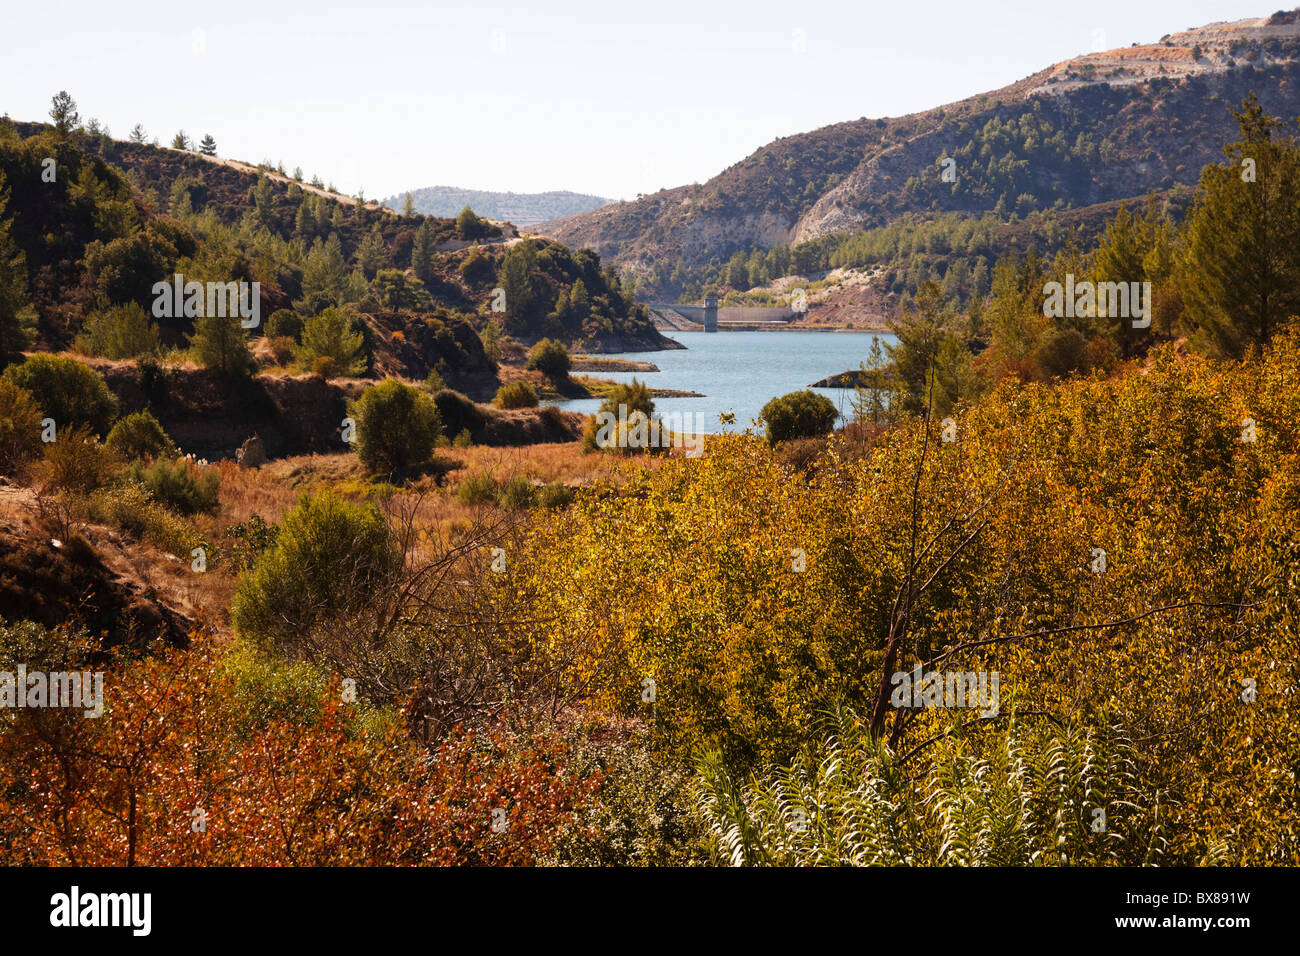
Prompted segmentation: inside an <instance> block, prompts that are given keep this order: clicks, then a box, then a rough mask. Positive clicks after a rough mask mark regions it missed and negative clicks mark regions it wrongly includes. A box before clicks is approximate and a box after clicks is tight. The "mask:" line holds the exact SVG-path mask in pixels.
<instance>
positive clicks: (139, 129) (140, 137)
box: [131, 123, 149, 144]
mask: <svg viewBox="0 0 1300 956" xmlns="http://www.w3.org/2000/svg"><path fill="white" fill-rule="evenodd" d="M148 139H149V134H148V133H146V132H145V131H144V127H143V126H141V125H140V124H139V123H136V124H135V126H133V127H132V128H131V142H133V143H137V144H141V143H145V142H147V141H148Z"/></svg>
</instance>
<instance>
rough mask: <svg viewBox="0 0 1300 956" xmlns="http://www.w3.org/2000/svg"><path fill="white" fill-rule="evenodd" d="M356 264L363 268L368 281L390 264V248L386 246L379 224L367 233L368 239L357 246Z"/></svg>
mask: <svg viewBox="0 0 1300 956" xmlns="http://www.w3.org/2000/svg"><path fill="white" fill-rule="evenodd" d="M356 263H357V265H358V266H360V267H361V271H362V273H364V275H365V277H366V279H368V280H369V279H373V278H374V277H375V273H377V272H378V271H379V270H380V269H382V268H383V267H384V266H385V265H387V264H388V247H387V246H385V245H384V237H383V234H382V233H380V231H379V224H378V223H375V226H374V228H373V229H371V230H370V232H368V233H366V237H365V238H364V239H362V240H361V244H360V245H359V246H357V253H356Z"/></svg>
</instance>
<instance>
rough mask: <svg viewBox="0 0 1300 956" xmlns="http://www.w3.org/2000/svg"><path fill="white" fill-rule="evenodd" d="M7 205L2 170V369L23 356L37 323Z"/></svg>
mask: <svg viewBox="0 0 1300 956" xmlns="http://www.w3.org/2000/svg"><path fill="white" fill-rule="evenodd" d="M8 205H9V190H8V189H7V188H6V187H5V177H4V173H3V171H0V368H4V367H5V366H6V365H8V364H9V363H10V362H15V361H20V360H21V359H22V351H23V349H25V348H28V347H29V346H30V345H31V342H32V331H33V329H34V328H35V323H36V311H35V309H33V308H32V305H31V300H30V299H29V298H28V295H27V257H26V255H25V254H24V253H23V251H22V250H21V249H19V248H18V245H17V243H15V242H14V241H13V239H12V238H11V237H10V235H9V226H10V220H8V219H6V218H5V207H6V206H8Z"/></svg>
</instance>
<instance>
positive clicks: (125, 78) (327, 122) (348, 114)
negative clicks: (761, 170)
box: [0, 0, 1277, 199]
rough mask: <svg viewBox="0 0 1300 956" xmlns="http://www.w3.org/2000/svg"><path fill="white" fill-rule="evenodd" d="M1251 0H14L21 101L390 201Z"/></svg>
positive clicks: (605, 171) (638, 165)
mask: <svg viewBox="0 0 1300 956" xmlns="http://www.w3.org/2000/svg"><path fill="white" fill-rule="evenodd" d="M1274 2H1275V3H1276V2H1277V0H1274ZM1259 4H1260V0H1256V2H1254V3H1249V2H1239V0H1215V2H1201V0H1180V2H1178V3H1173V2H1166V0H1159V2H1148V0H1142V2H1139V3H1134V2H1132V0H1090V2H1087V3H1069V4H1063V3H1054V2H1024V0H997V2H986V0H965V2H961V0H957V2H952V0H906V2H898V0H884V2H879V0H842V2H834V3H831V2H820V0H799V2H790V0H786V2H770V0H751V2H744V3H742V2H738V0H725V2H724V0H689V2H682V0H654V2H649V3H647V2H637V3H630V2H627V0H591V2H589V0H545V2H537V3H534V4H532V5H529V6H524V5H509V4H506V5H503V4H497V3H492V2H459V3H443V2H425V3H417V2H405V3H402V2H395V0H370V2H367V3H336V2H329V0H322V2H317V3H314V4H308V3H301V2H300V3H295V4H289V3H279V2H276V0H260V2H256V3H254V2H245V0H234V2H228V3H221V4H217V3H206V4H188V3H183V2H157V3H155V2H138V0H123V2H115V3H105V2H103V0H94V2H84V0H67V2H63V3H60V4H58V5H57V8H56V7H54V6H46V5H44V4H42V3H21V4H20V3H18V2H17V0H7V2H6V3H5V9H4V10H3V12H2V13H0V22H3V23H4V40H3V46H4V54H3V56H2V57H0V113H8V115H10V116H11V117H13V118H14V119H18V120H37V119H42V120H43V119H47V118H48V111H49V106H50V97H51V96H53V95H54V94H55V93H57V92H58V91H59V90H61V89H66V90H67V91H68V92H69V93H71V94H72V96H73V97H74V98H75V99H76V101H77V103H78V106H79V108H80V112H81V115H82V119H83V121H85V120H88V119H89V118H91V117H95V118H97V119H99V120H100V121H101V123H105V124H107V125H108V127H109V129H110V130H111V132H112V134H113V135H114V136H116V137H119V138H125V137H126V136H127V134H128V132H129V131H130V129H131V128H132V127H133V126H134V125H135V124H137V123H140V124H142V125H143V126H144V127H145V129H146V130H147V131H148V133H149V136H150V138H153V137H157V138H158V139H159V140H161V141H162V143H163V144H164V145H168V144H169V143H170V142H171V139H172V137H173V136H174V135H175V133H176V132H177V131H178V130H181V129H183V130H185V131H186V133H188V134H189V135H190V136H192V137H194V138H195V139H198V138H200V137H201V136H203V135H204V134H211V135H212V136H213V137H214V138H215V139H216V141H217V151H218V153H219V155H222V156H225V157H229V158H232V159H240V160H245V161H248V162H252V163H257V162H262V161H265V160H269V161H271V162H272V163H280V162H282V163H283V164H284V166H285V168H286V169H287V170H289V171H292V170H293V169H294V167H295V166H300V167H301V168H302V169H303V171H304V173H305V174H306V176H307V177H308V178H310V177H311V176H312V175H313V174H316V175H319V176H320V177H321V179H322V180H323V181H325V182H326V183H330V182H332V183H334V184H335V185H336V186H337V187H338V188H339V189H340V190H341V191H343V192H345V193H348V194H352V195H355V194H356V193H357V192H358V191H364V194H365V195H366V197H367V198H381V197H385V196H390V195H396V194H399V193H403V192H405V191H406V190H409V189H418V188H420V187H422V186H434V185H443V186H459V187H463V188H469V189H491V190H512V191H514V192H540V191H544V190H552V189H568V190H573V191H575V192H583V193H593V194H596V195H600V196H605V197H608V198H612V199H632V198H635V197H636V196H637V195H638V194H639V193H652V192H655V191H657V190H659V189H661V188H670V187H673V186H679V185H682V184H686V183H692V182H704V181H706V180H707V179H709V178H711V177H712V176H714V175H716V174H717V173H719V172H721V171H722V170H723V169H725V168H727V167H728V166H730V165H732V164H734V163H736V162H738V161H740V160H741V159H743V158H744V157H745V156H747V155H749V154H750V153H752V152H753V151H754V150H756V149H758V148H759V147H761V146H763V145H765V144H767V143H769V142H771V141H772V140H774V139H775V138H777V137H778V136H788V135H790V134H792V133H799V132H805V131H807V130H812V129H816V128H818V127H821V126H826V125H829V124H831V123H836V122H842V121H845V120H851V119H857V118H858V117H862V116H865V117H870V118H876V117H881V116H899V115H902V114H906V113H911V112H915V111H918V110H924V109H929V108H931V107H934V106H939V105H942V104H944V103H950V102H954V101H956V100H960V99H963V98H965V97H967V96H971V95H974V94H977V93H983V92H987V91H989V90H993V89H997V88H998V87H1001V86H1005V85H1007V84H1008V83H1013V82H1015V81H1016V80H1019V79H1022V78H1023V77H1025V76H1028V75H1030V74H1032V73H1035V72H1037V71H1038V70H1040V69H1042V68H1044V67H1045V66H1048V65H1050V64H1051V63H1054V62H1057V61H1059V60H1063V59H1068V58H1070V57H1072V56H1078V55H1080V54H1083V53H1087V52H1090V51H1091V50H1093V49H1097V48H1112V47H1119V46H1129V45H1130V44H1132V43H1134V42H1140V43H1149V42H1154V41H1157V40H1159V39H1160V37H1161V36H1163V35H1164V34H1166V33H1176V32H1179V31H1182V30H1186V29H1188V28H1189V27H1195V26H1202V25H1204V24H1206V23H1211V22H1215V21H1222V20H1237V19H1242V18H1245V17H1259V16H1267V15H1269V14H1270V13H1272V12H1273V10H1274V9H1275V8H1274V7H1264V6H1260V5H1259Z"/></svg>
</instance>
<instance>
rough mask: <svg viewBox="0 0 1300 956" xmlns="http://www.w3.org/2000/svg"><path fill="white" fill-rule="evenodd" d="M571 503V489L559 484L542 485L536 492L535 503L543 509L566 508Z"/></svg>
mask: <svg viewBox="0 0 1300 956" xmlns="http://www.w3.org/2000/svg"><path fill="white" fill-rule="evenodd" d="M572 501H573V489H572V488H570V487H568V486H567V485H563V484H561V483H560V482H558V481H556V482H552V483H551V484H549V485H543V486H542V487H541V488H539V489H538V492H537V503H538V504H539V505H541V506H542V507H543V508H566V507H568V506H569V504H570V503H571V502H572Z"/></svg>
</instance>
